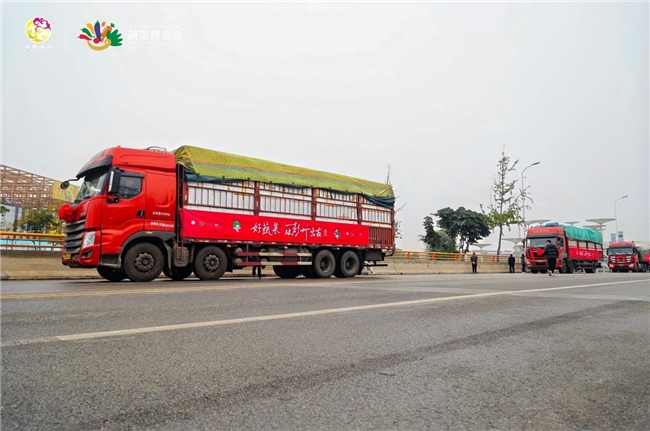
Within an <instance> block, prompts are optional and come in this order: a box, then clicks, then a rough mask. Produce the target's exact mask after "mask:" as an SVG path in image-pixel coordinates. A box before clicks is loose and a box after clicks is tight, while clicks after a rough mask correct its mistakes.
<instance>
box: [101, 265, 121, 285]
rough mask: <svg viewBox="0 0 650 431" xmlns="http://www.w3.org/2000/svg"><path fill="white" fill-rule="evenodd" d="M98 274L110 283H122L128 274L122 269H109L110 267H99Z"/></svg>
mask: <svg viewBox="0 0 650 431" xmlns="http://www.w3.org/2000/svg"><path fill="white" fill-rule="evenodd" d="M97 272H98V273H99V275H101V276H102V278H105V279H106V280H108V281H122V280H124V279H125V278H126V274H125V273H124V271H122V270H121V269H115V268H109V267H108V266H98V267H97Z"/></svg>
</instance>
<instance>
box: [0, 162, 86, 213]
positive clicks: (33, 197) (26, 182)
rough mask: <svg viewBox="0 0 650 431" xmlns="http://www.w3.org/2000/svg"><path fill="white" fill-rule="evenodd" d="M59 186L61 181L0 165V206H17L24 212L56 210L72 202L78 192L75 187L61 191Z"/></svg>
mask: <svg viewBox="0 0 650 431" xmlns="http://www.w3.org/2000/svg"><path fill="white" fill-rule="evenodd" d="M60 185H61V181H57V180H53V179H51V178H46V177H42V176H40V175H36V174H33V173H31V172H26V171H22V170H20V169H16V168H12V167H10V166H6V165H0V201H1V202H0V204H2V205H11V206H19V207H21V208H23V209H25V210H33V209H35V210H47V209H58V208H59V207H60V206H61V205H63V204H65V203H66V202H70V201H72V200H73V199H74V195H75V194H76V191H78V188H77V187H70V189H67V190H61V189H60V188H59V186H60ZM71 189H72V190H71ZM75 189H76V190H75Z"/></svg>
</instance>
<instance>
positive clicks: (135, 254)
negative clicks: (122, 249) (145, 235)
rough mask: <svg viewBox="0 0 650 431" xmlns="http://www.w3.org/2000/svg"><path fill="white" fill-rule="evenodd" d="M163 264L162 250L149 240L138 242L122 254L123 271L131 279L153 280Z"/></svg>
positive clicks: (140, 280)
mask: <svg viewBox="0 0 650 431" xmlns="http://www.w3.org/2000/svg"><path fill="white" fill-rule="evenodd" d="M164 266H165V258H164V256H163V252H162V251H160V249H159V248H158V247H157V246H156V245H155V244H152V243H150V242H141V243H138V244H136V245H134V246H133V247H131V248H130V249H129V250H128V251H127V252H126V254H125V255H124V264H123V268H124V272H125V273H126V276H127V277H129V279H130V280H131V281H139V282H142V281H153V280H155V279H156V278H157V277H158V276H159V275H160V273H161V272H162V270H163V268H164Z"/></svg>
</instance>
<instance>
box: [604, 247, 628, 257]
mask: <svg viewBox="0 0 650 431" xmlns="http://www.w3.org/2000/svg"><path fill="white" fill-rule="evenodd" d="M617 254H626V255H628V256H629V255H631V254H632V247H620V248H609V249H607V255H608V256H614V255H617Z"/></svg>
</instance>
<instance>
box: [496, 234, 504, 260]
mask: <svg viewBox="0 0 650 431" xmlns="http://www.w3.org/2000/svg"><path fill="white" fill-rule="evenodd" d="M501 236H503V226H499V245H498V247H497V262H499V259H500V256H501Z"/></svg>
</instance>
